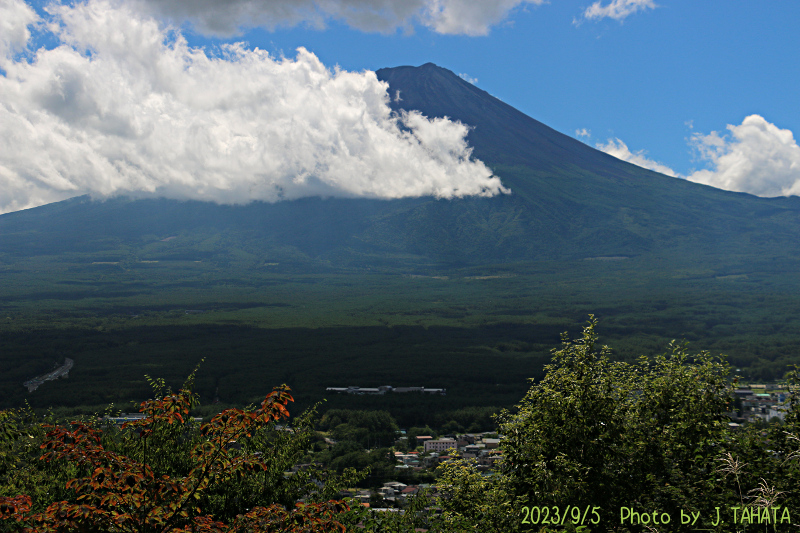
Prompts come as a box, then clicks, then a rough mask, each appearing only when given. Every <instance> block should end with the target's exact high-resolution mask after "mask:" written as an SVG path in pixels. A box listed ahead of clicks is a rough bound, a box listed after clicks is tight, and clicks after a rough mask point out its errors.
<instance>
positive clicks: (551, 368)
mask: <svg viewBox="0 0 800 533" xmlns="http://www.w3.org/2000/svg"><path fill="white" fill-rule="evenodd" d="M597 327H598V326H597V321H596V320H595V319H594V318H593V317H592V318H591V319H590V321H589V322H588V324H586V325H585V327H584V328H583V332H582V334H581V335H580V336H578V337H577V338H575V339H570V337H569V336H568V335H566V334H565V335H563V337H562V344H561V347H560V348H558V349H554V350H553V352H552V354H551V355H552V358H551V361H550V363H549V364H548V365H546V366H545V368H544V374H543V377H542V378H541V379H537V380H532V381H531V382H530V383H529V389H528V390H527V392H526V393H524V395H523V396H522V397H521V398H520V399H518V400H517V402H516V405H515V406H514V407H513V408H511V409H503V410H501V411H500V412H498V413H497V414H496V416H495V417H494V422H495V423H496V427H497V431H498V433H500V434H501V435H503V438H502V439H501V445H500V455H501V457H502V459H501V460H500V461H499V464H498V467H497V468H496V469H495V470H494V471H493V472H492V473H490V474H488V475H487V474H486V473H482V472H480V471H478V469H476V468H475V464H474V461H473V460H470V459H464V458H459V457H458V455H457V454H455V455H452V457H451V459H450V460H449V461H447V462H445V463H443V464H442V465H441V466H440V467H439V468H438V469H437V470H436V472H435V479H433V480H432V482H431V484H430V485H429V489H428V490H426V491H422V492H421V493H419V494H418V495H417V496H416V497H414V498H413V499H410V500H409V501H407V502H406V504H405V505H404V507H403V509H402V512H375V511H371V510H370V509H368V508H365V507H363V506H361V505H359V504H358V503H356V502H355V501H353V500H349V499H340V497H339V496H340V493H341V490H343V489H344V488H347V487H351V486H355V485H357V484H359V483H362V482H364V481H365V478H367V476H369V475H370V474H371V473H373V474H374V473H379V472H380V469H381V468H385V466H386V465H385V463H386V460H385V459H382V457H386V456H387V455H388V452H390V451H391V450H392V446H393V443H394V442H395V437H396V436H397V429H398V426H397V425H396V421H394V419H393V418H392V417H391V416H390V415H389V414H388V412H380V411H374V410H373V411H354V410H346V409H331V410H328V411H327V412H326V413H325V414H324V415H323V416H319V414H318V409H317V408H311V409H307V410H305V411H304V412H302V413H301V414H295V413H298V411H296V410H295V409H294V405H293V398H292V395H291V390H290V389H289V388H287V387H286V386H281V387H277V388H275V389H274V390H273V391H272V392H270V393H269V394H267V395H266V396H265V397H262V399H261V401H260V402H258V403H253V404H251V405H250V406H248V407H246V408H243V409H241V408H230V409H225V410H223V411H221V412H218V413H216V414H213V413H206V414H205V415H204V417H203V419H202V422H200V421H197V420H195V419H194V418H193V415H194V416H196V415H197V414H202V413H200V411H199V410H198V409H201V407H200V406H199V397H198V395H197V393H196V392H194V391H193V387H194V383H195V379H196V377H197V376H198V375H199V374H200V373H202V370H201V369H202V368H203V367H202V365H200V366H199V367H198V368H196V369H195V371H194V372H192V373H191V374H190V375H189V378H188V379H186V380H185V381H184V383H183V385H182V386H181V387H180V389H179V390H178V391H177V392H173V390H172V389H171V388H170V387H169V386H168V385H167V384H166V382H165V381H164V380H163V379H153V378H147V381H148V384H149V386H150V388H151V399H149V400H146V401H144V402H142V403H141V405H140V407H139V410H140V411H141V412H142V413H143V414H144V415H145V416H144V417H143V418H141V419H140V420H136V421H133V422H129V423H126V424H125V425H123V426H122V427H121V428H117V427H116V426H114V425H113V424H110V423H102V422H100V421H98V417H96V416H94V417H86V416H85V417H81V418H77V419H74V420H58V418H57V417H56V416H55V415H54V414H53V413H50V414H49V415H45V416H44V417H42V416H41V415H37V414H36V413H35V412H34V411H33V410H31V409H30V408H26V409H10V410H6V411H3V412H2V414H1V415H0V424H1V425H0V497H2V499H1V500H0V517H2V519H3V520H2V521H0V527H3V528H4V530H6V531H17V530H24V531H106V532H116V531H120V532H121V531H137V532H144V531H170V532H177V531H204V532H205V531H207V532H212V531H214V532H223V531H298V532H299V531H376V532H377V531H387V532H405V531H409V532H411V531H418V530H419V528H421V529H423V530H428V531H443V532H450V531H452V532H461V531H480V532H513V531H537V532H545V531H583V532H601V531H608V532H611V531H613V532H645V531H648V532H652V531H661V532H665V531H687V532H688V531H717V532H740V531H741V532H747V531H752V532H758V531H765V532H769V531H786V532H793V531H797V528H798V527H800V498H798V488H797V487H798V486H800V438H799V437H800V394H799V392H800V369H798V368H797V367H794V368H792V369H789V372H788V374H787V381H786V386H787V387H788V388H787V392H789V393H790V396H789V400H788V401H787V404H786V409H787V412H786V416H785V418H784V420H783V421H782V422H775V423H770V424H755V423H753V424H745V425H742V426H738V427H731V425H730V418H728V416H727V413H728V412H730V411H732V410H733V408H734V403H735V397H734V394H733V391H734V388H735V387H736V386H737V381H736V378H733V379H732V372H731V367H730V365H729V364H728V362H727V361H726V359H725V358H724V357H718V356H712V355H710V354H709V353H708V352H699V353H696V352H692V351H689V349H688V348H687V346H686V345H685V344H682V343H672V344H670V345H669V346H668V347H667V349H666V351H665V352H664V353H661V354H659V355H655V356H652V357H645V356H642V357H640V358H638V359H636V360H633V361H618V360H614V359H613V358H612V357H611V351H610V349H609V348H608V347H606V346H601V345H600V344H599V342H598V333H597ZM290 411H291V414H290ZM107 414H108V413H107ZM420 429H421V428H420ZM321 434H327V435H334V436H336V437H337V438H338V439H339V440H338V443H339V444H337V445H336V446H334V447H326V446H325V445H324V444H323V443H322V439H321V437H320V435H321ZM370 441H371V442H370ZM348 443H349V444H348ZM337 446H338V448H337ZM367 448H369V449H370V450H369V451H367ZM359 454H361V456H363V457H366V459H363V460H362V461H367V462H366V463H364V462H362V463H359V462H358V461H359V460H361V459H358V456H359ZM370 457H372V459H370ZM318 458H325V459H324V460H322V461H319V460H316V459H318ZM298 464H304V465H305V466H303V467H302V468H297V467H296V466H297V465H298ZM293 467H294V468H293ZM373 469H374V470H375V472H373ZM290 471H293V473H292V474H287V472H290Z"/></svg>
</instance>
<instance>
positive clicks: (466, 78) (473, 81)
mask: <svg viewBox="0 0 800 533" xmlns="http://www.w3.org/2000/svg"><path fill="white" fill-rule="evenodd" d="M458 77H459V78H461V79H462V80H464V81H466V82H468V83H471V84H472V85H475V84H476V83H478V78H473V77H472V76H470V75H469V74H465V73H463V72H462V73H460V74H459V75H458Z"/></svg>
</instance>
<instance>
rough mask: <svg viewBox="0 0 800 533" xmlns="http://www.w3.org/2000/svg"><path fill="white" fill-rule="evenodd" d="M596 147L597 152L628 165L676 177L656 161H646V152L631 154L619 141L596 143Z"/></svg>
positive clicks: (610, 140)
mask: <svg viewBox="0 0 800 533" xmlns="http://www.w3.org/2000/svg"><path fill="white" fill-rule="evenodd" d="M596 146H597V149H598V150H602V151H603V152H605V153H607V154H609V155H613V156H614V157H616V158H617V159H622V160H623V161H627V162H628V163H633V164H634V165H638V166H640V167H643V168H647V169H650V170H654V171H655V172H660V173H661V174H666V175H667V176H672V177H673V178H674V177H678V174H677V173H676V172H675V171H674V170H672V169H671V168H669V167H668V166H666V165H664V164H662V163H659V162H658V161H653V160H652V159H648V158H647V152H646V151H645V150H639V151H638V152H631V151H630V149H628V146H627V145H626V144H625V143H624V142H622V141H621V140H620V139H609V140H608V142H607V143H606V144H601V143H598V144H597V145H596Z"/></svg>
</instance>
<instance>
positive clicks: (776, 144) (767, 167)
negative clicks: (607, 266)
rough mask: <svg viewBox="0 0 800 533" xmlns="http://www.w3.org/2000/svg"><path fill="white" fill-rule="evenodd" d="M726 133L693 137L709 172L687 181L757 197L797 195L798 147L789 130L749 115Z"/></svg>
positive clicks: (799, 185)
mask: <svg viewBox="0 0 800 533" xmlns="http://www.w3.org/2000/svg"><path fill="white" fill-rule="evenodd" d="M728 131H729V134H728V135H720V134H719V133H717V132H711V133H710V134H708V135H702V134H698V133H696V134H694V135H693V136H692V144H693V146H694V147H695V148H696V149H697V150H698V152H699V154H700V157H701V158H702V159H705V160H706V161H709V162H710V163H711V167H712V168H710V169H705V170H698V171H696V172H694V173H692V174H691V175H690V176H688V178H687V179H689V180H691V181H695V182H698V183H704V184H706V185H711V186H712V187H717V188H720V189H726V190H729V191H739V192H747V193H750V194H755V195H757V196H790V195H800V147H798V145H797V141H795V139H794V135H793V134H792V132H791V131H790V130H783V129H780V128H778V127H777V126H775V125H774V124H771V123H769V122H767V120H765V119H764V118H763V117H761V116H759V115H750V116H749V117H747V118H745V119H744V120H743V121H742V123H741V124H740V125H738V126H733V125H729V126H728Z"/></svg>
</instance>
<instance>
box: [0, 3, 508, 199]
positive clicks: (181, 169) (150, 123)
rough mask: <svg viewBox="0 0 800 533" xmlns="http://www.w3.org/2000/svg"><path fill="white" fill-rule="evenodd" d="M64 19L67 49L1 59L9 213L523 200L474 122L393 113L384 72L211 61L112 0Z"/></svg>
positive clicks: (57, 28) (0, 176) (53, 26)
mask: <svg viewBox="0 0 800 533" xmlns="http://www.w3.org/2000/svg"><path fill="white" fill-rule="evenodd" d="M6 5H7V6H8V5H10V6H11V10H12V11H14V12H15V13H19V14H20V15H19V16H17V17H16V18H15V19H14V20H16V21H17V23H16V24H17V25H16V26H15V27H14V28H13V29H14V33H12V35H15V36H17V37H14V40H13V41H8V42H7V43H6V44H4V46H5V47H6V51H10V50H12V48H14V47H16V48H19V47H20V46H21V45H22V44H23V42H24V40H25V39H27V36H26V35H27V34H25V32H24V31H22V30H20V25H23V26H22V27H23V29H24V28H26V27H27V25H28V24H31V23H32V22H34V21H33V20H31V17H30V16H29V15H30V12H29V11H25V9H24V8H25V7H27V6H25V5H24V4H23V3H22V2H21V1H20V0H12V1H11V3H10V4H6ZM6 9H8V8H6ZM48 9H50V11H51V16H52V20H51V21H48V25H47V28H49V31H53V32H54V33H53V37H55V38H57V39H58V42H59V45H58V46H57V47H55V48H52V49H49V50H45V49H41V50H39V51H38V52H36V53H35V55H34V56H33V57H31V58H30V59H29V60H26V59H19V58H16V59H15V58H13V57H12V55H10V52H9V53H6V55H5V56H3V57H2V58H0V68H2V70H4V71H5V73H6V75H5V76H0V212H8V211H14V210H18V209H23V208H26V207H32V206H35V205H41V204H44V203H48V202H52V201H57V200H61V199H64V198H68V197H71V196H76V195H79V194H85V193H90V194H92V195H94V196H97V197H106V196H112V195H119V194H131V195H138V196H161V197H169V198H178V199H197V200H211V201H216V202H221V203H246V202H249V201H252V200H264V201H277V200H281V199H293V198H299V197H304V196H342V197H369V198H400V197H407V196H423V195H433V196H437V197H440V198H453V197H461V196H468V195H481V196H492V195H495V194H500V193H503V192H508V191H507V190H506V189H504V188H503V186H502V184H501V182H500V180H499V178H497V177H495V176H492V173H491V171H490V170H489V169H488V168H487V167H486V166H485V165H484V164H483V163H481V162H480V161H476V160H473V159H472V158H471V149H470V148H469V147H468V146H467V143H466V134H467V132H468V129H467V127H466V126H464V125H462V124H459V123H456V122H452V121H450V120H447V119H433V120H430V119H427V118H425V117H423V116H421V115H420V114H418V113H410V114H405V115H402V116H396V115H393V114H392V112H391V110H390V108H389V105H388V101H389V96H388V94H387V85H386V84H385V83H383V82H380V81H379V80H378V79H377V77H376V75H375V73H374V72H370V71H365V72H358V73H356V72H346V71H342V70H339V69H336V70H334V71H331V70H329V69H327V68H326V67H325V66H324V65H323V64H322V63H321V62H320V61H319V60H318V59H317V58H316V57H315V56H314V55H313V54H311V53H310V52H308V51H306V50H304V49H302V48H301V49H299V50H298V52H297V56H296V57H295V58H294V59H287V58H280V59H276V58H273V57H271V56H270V55H269V54H268V53H267V52H265V51H262V50H258V49H255V50H249V49H247V48H245V47H244V46H243V45H241V44H230V45H224V46H223V47H222V50H221V52H220V53H219V54H217V55H210V54H209V53H208V52H207V51H205V50H203V49H197V48H191V47H189V46H188V45H187V43H186V41H185V39H184V38H183V37H182V35H181V34H180V32H179V31H177V30H175V29H170V28H164V27H162V26H160V25H159V23H157V22H156V20H154V19H152V18H148V17H144V16H141V15H139V14H137V12H136V11H135V10H133V9H131V8H130V7H129V6H127V5H122V4H113V3H111V2H109V1H106V0H91V1H89V2H88V3H85V4H75V5H74V6H66V5H53V6H51V7H50V8H48ZM25 13H28V15H25ZM5 20H6V21H7V20H9V19H5Z"/></svg>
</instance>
